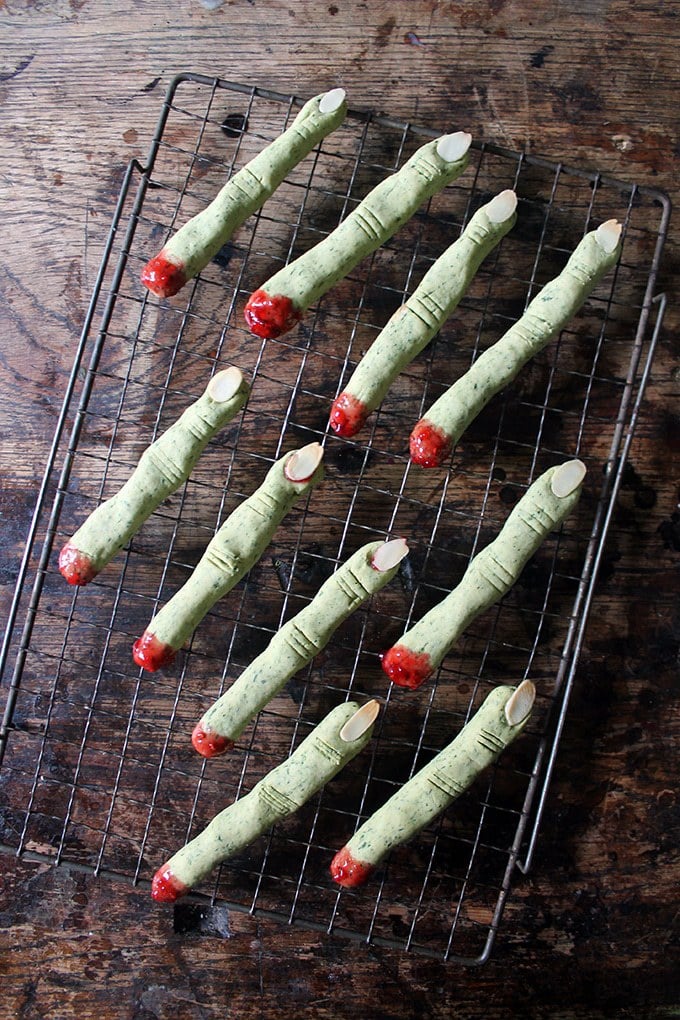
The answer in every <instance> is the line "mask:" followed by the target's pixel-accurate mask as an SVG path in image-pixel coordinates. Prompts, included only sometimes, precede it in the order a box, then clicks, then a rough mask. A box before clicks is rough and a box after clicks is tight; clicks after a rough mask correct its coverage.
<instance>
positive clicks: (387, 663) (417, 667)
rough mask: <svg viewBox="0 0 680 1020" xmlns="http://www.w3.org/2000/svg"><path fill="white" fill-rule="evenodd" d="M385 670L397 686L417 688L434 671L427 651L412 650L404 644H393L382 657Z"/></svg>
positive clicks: (413, 689)
mask: <svg viewBox="0 0 680 1020" xmlns="http://www.w3.org/2000/svg"><path fill="white" fill-rule="evenodd" d="M381 660H382V661H381V664H382V668H383V672H384V673H386V674H387V676H388V677H389V678H390V680H391V681H392V683H393V684H396V685H397V687H408V688H410V690H412V691H415V690H417V689H418V688H419V687H420V686H421V684H424V683H425V681H426V680H427V678H428V677H429V676H430V675H431V674H432V673H433V672H434V670H433V667H432V663H431V661H430V656H429V655H428V654H427V652H412V651H411V649H410V648H406V647H405V646H404V645H393V646H392V648H390V649H389V651H387V652H385V654H384V655H383V656H382V657H381Z"/></svg>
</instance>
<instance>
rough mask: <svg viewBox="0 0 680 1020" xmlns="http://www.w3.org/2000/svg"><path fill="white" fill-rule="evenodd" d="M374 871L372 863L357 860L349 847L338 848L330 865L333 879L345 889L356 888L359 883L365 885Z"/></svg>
mask: <svg viewBox="0 0 680 1020" xmlns="http://www.w3.org/2000/svg"><path fill="white" fill-rule="evenodd" d="M373 871H374V868H373V865H372V864H363V863H362V862H361V861H357V860H356V858H354V857H352V854H351V853H350V852H349V850H348V849H347V847H343V848H342V850H338V852H337V854H336V855H335V857H334V858H333V860H332V861H331V867H330V872H331V876H332V878H333V881H334V882H337V883H338V885H341V886H342V887H343V888H344V889H354V888H356V886H358V885H363V884H364V882H365V881H366V880H367V879H368V878H369V877H370V875H371V874H372V873H373Z"/></svg>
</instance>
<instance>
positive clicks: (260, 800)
mask: <svg viewBox="0 0 680 1020" xmlns="http://www.w3.org/2000/svg"><path fill="white" fill-rule="evenodd" d="M379 707H380V706H379V705H378V702H377V701H369V702H368V703H367V704H365V705H364V706H363V707H362V708H359V706H358V705H357V704H356V703H355V702H353V701H348V702H346V703H345V704H344V705H338V706H337V707H336V708H334V709H333V710H332V711H331V712H329V714H328V715H327V716H326V717H325V718H324V719H323V720H322V721H321V722H320V723H319V725H318V726H317V727H316V728H315V729H314V730H313V731H312V732H311V733H310V735H309V736H308V737H306V738H305V740H303V741H302V743H301V744H300V746H299V747H297V748H296V749H295V751H294V752H293V754H292V755H291V756H290V758H287V759H286V761H284V762H282V764H281V765H278V766H277V767H276V768H275V769H273V771H271V772H270V773H269V775H267V776H265V778H264V779H261V780H260V782H259V783H258V784H257V785H256V786H254V787H253V789H252V790H251V791H250V793H248V794H246V796H245V797H242V798H241V799H240V800H237V801H236V802H235V803H234V804H231V805H230V806H229V807H228V808H226V809H225V810H224V811H221V812H220V814H218V815H217V816H216V817H215V818H213V820H212V822H211V823H210V824H209V825H208V826H207V828H205V829H204V830H203V832H201V833H200V834H199V835H198V836H196V838H195V839H192V840H191V842H190V843H187V845H186V846H185V847H183V848H182V849H181V850H180V851H179V852H178V853H176V854H175V855H174V856H173V857H171V858H170V860H169V861H167V863H166V864H164V865H163V867H161V868H159V869H158V871H157V872H156V874H155V876H154V879H153V883H152V886H151V895H152V896H153V898H154V899H155V900H159V901H163V902H173V901H174V900H176V899H177V898H178V897H179V896H183V895H184V893H186V892H187V891H188V890H189V889H191V888H192V886H195V885H196V884H197V883H198V882H200V881H201V879H202V878H205V876H206V875H207V874H209V873H210V872H211V871H212V869H213V868H214V867H216V866H217V865H218V864H220V863H221V862H222V861H226V860H227V859H228V858H229V857H232V856H233V855H234V854H235V853H238V851H239V850H242V849H243V848H244V847H246V846H248V845H249V844H250V843H252V841H253V840H254V839H257V837H258V836H260V835H261V834H262V833H263V832H266V830H267V829H269V828H271V826H272V825H274V824H276V822H280V821H281V820H282V819H284V818H287V817H288V816H289V815H292V814H293V813H294V812H295V811H297V810H298V809H299V808H301V807H302V805H303V804H304V803H305V802H306V801H308V800H309V798H310V797H313V796H314V794H315V793H317V791H318V790H320V789H321V787H322V786H324V785H325V783H328V782H329V781H330V780H331V779H332V778H333V777H334V776H335V775H337V773H338V772H339V771H340V769H342V768H343V767H344V766H345V765H347V763H348V762H350V761H351V760H352V758H354V757H355V756H356V755H357V754H358V753H359V751H361V750H362V748H364V747H365V746H366V744H367V743H368V741H369V740H370V738H371V733H372V732H373V724H374V723H375V720H376V717H377V715H378V711H379Z"/></svg>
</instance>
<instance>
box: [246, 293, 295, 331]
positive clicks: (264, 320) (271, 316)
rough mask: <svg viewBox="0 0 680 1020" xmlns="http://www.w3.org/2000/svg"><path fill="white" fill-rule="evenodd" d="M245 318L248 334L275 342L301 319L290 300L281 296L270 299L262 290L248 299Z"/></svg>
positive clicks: (277, 295)
mask: <svg viewBox="0 0 680 1020" xmlns="http://www.w3.org/2000/svg"><path fill="white" fill-rule="evenodd" d="M244 314H245V317H246V322H247V323H248V326H249V327H250V332H251V333H254V334H255V336H261V337H262V339H263V340H275V339H276V338H277V337H278V336H282V335H283V334H284V333H287V332H288V331H289V330H290V329H292V328H293V326H295V325H296V324H297V323H298V322H299V321H300V319H301V318H302V312H299V311H298V310H297V308H296V307H295V305H294V304H293V302H292V301H291V300H290V298H288V297H285V296H284V295H283V294H276V295H274V297H270V296H269V294H267V292H266V291H264V290H256V291H255V293H254V294H251V295H250V297H249V298H248V304H247V305H246V307H245V312H244Z"/></svg>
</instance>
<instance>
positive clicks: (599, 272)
mask: <svg viewBox="0 0 680 1020" xmlns="http://www.w3.org/2000/svg"><path fill="white" fill-rule="evenodd" d="M620 237H621V225H620V224H619V223H617V222H616V220H608V221H607V222H606V223H603V224H602V225H601V226H599V227H598V228H597V230H593V231H591V232H590V233H589V234H586V236H585V237H584V238H583V240H582V241H581V243H580V244H579V245H578V246H577V248H576V249H575V250H574V252H573V254H572V255H571V258H570V259H569V261H568V262H567V264H566V266H565V267H564V269H563V270H562V272H561V273H560V274H559V276H556V277H555V279H554V280H551V281H550V283H547V284H546V285H545V287H544V288H543V289H542V290H541V291H540V292H539V293H538V294H537V295H536V297H535V298H534V299H533V301H532V302H531V304H530V305H529V307H528V308H527V310H526V312H525V313H524V315H523V316H522V317H521V319H519V321H518V322H516V323H515V324H514V326H511V327H510V329H509V330H508V332H507V333H505V334H504V335H503V336H502V337H501V339H500V340H498V342H497V343H495V344H494V345H493V346H492V347H490V348H489V349H488V350H486V351H484V353H483V354H480V356H479V357H478V358H477V360H476V361H475V363H474V364H473V365H472V367H471V368H470V369H469V370H468V371H467V372H466V373H465V375H463V376H461V378H460V379H458V380H457V381H456V382H455V383H454V384H453V386H451V387H450V388H449V389H448V390H447V391H446V393H444V394H442V396H441V397H440V398H439V399H438V400H436V401H435V403H434V404H433V405H432V407H431V408H430V409H429V411H428V412H427V414H426V415H425V417H424V418H421V420H420V421H419V422H418V424H417V425H416V427H415V428H414V429H413V432H412V433H411V441H410V447H411V460H413V461H414V462H415V463H416V464H420V465H421V466H422V467H438V466H439V465H440V464H442V463H443V462H444V461H445V460H446V458H447V457H448V455H449V453H450V452H451V448H452V446H453V445H454V443H457V442H458V440H459V439H460V437H461V436H462V435H463V433H464V432H465V430H466V428H467V427H468V425H469V424H470V422H472V421H474V419H475V418H476V417H477V415H478V414H479V412H480V411H481V410H482V408H483V407H485V405H486V404H487V403H488V402H489V400H491V398H492V397H493V396H494V395H495V394H496V393H498V392H499V391H500V390H502V389H503V388H504V387H505V386H507V385H508V384H509V383H510V382H512V380H513V379H514V378H515V376H516V375H517V373H518V372H519V371H520V369H521V368H522V367H523V365H525V364H526V362H527V361H529V359H530V358H532V357H533V356H534V355H535V354H538V352H539V351H540V350H542V349H543V347H545V345H546V344H547V343H548V342H549V341H550V340H551V339H552V338H553V337H554V336H555V335H556V333H558V332H559V331H560V330H561V329H563V328H564V326H566V324H567V323H568V322H569V320H570V319H571V318H572V316H573V315H575V314H576V312H577V311H578V310H579V308H580V307H581V305H582V304H583V302H584V301H585V300H586V298H587V297H588V295H589V294H590V292H591V291H592V290H593V288H594V287H595V286H596V284H597V283H598V281H599V280H600V279H601V278H602V277H603V276H604V274H605V273H606V272H607V271H608V270H609V269H611V268H612V266H614V265H615V263H616V261H617V259H618V257H619V254H620V251H621V246H620Z"/></svg>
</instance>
